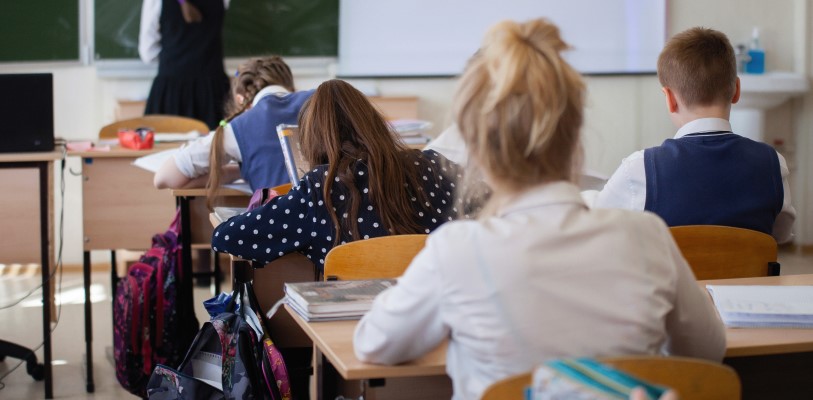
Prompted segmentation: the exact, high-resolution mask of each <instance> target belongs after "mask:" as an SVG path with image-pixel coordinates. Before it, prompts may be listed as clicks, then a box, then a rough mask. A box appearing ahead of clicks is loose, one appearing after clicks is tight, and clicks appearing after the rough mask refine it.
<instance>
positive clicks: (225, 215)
mask: <svg viewBox="0 0 813 400" xmlns="http://www.w3.org/2000/svg"><path fill="white" fill-rule="evenodd" d="M212 211H214V214H215V218H217V220H218V221H219V222H221V223H223V222H226V221H227V220H228V219H229V218H231V217H233V216H235V215H237V214H242V213H243V212H245V211H246V209H245V207H215V208H214V210H212Z"/></svg>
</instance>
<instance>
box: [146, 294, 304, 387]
mask: <svg viewBox="0 0 813 400" xmlns="http://www.w3.org/2000/svg"><path fill="white" fill-rule="evenodd" d="M243 290H244V289H240V290H237V291H235V293H234V295H233V297H232V300H231V301H230V302H229V304H228V306H227V307H226V310H225V311H224V312H222V313H220V314H218V315H216V316H214V317H212V320H211V321H210V322H206V323H204V324H203V327H202V328H201V329H200V331H199V332H198V335H197V336H196V337H195V340H194V342H193V343H192V345H191V346H190V348H189V352H188V353H187V354H186V357H184V360H183V362H181V364H180V366H179V367H178V368H177V369H174V368H170V367H167V366H164V365H158V366H157V367H155V371H154V372H153V374H152V377H151V378H150V380H149V384H148V385H147V395H148V396H149V399H150V400H169V399H207V400H220V399H242V400H249V399H256V400H288V399H290V398H291V394H290V388H289V387H288V377H287V372H286V370H285V363H284V362H283V361H282V358H281V357H280V356H279V352H277V351H276V348H274V346H273V343H271V341H270V339H268V338H267V334H266V333H265V328H264V327H259V326H258V324H257V323H258V322H259V324H262V325H264V323H263V322H260V321H257V320H254V321H253V322H249V320H250V319H252V317H253V316H255V315H256V313H254V312H253V310H252V311H249V312H247V310H251V309H252V308H253V306H251V305H249V303H250V300H248V299H247V298H246V297H244V296H243V294H244V292H243ZM249 290H250V287H249ZM238 298H242V299H244V300H248V301H238V300H237V299H238ZM238 302H240V303H242V304H241V305H240V306H239V310H237V305H236V303H238ZM258 328H259V330H260V331H261V333H262V336H266V337H265V338H263V340H260V335H259V334H258V332H257V330H258Z"/></svg>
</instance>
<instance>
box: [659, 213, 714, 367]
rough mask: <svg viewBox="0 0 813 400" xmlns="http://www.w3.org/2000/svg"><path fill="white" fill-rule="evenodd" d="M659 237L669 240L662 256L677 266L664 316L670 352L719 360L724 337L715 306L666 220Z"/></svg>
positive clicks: (671, 353)
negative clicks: (669, 305) (671, 297)
mask: <svg viewBox="0 0 813 400" xmlns="http://www.w3.org/2000/svg"><path fill="white" fill-rule="evenodd" d="M659 223H661V224H663V222H662V221H659ZM660 239H661V240H663V241H665V242H666V243H667V244H668V246H667V248H668V254H666V255H665V256H666V257H667V258H666V259H667V260H669V261H671V262H672V263H673V265H674V266H675V269H676V276H675V293H674V294H675V298H674V308H673V309H672V311H670V312H669V314H667V316H666V332H667V334H668V335H669V348H668V350H669V354H670V355H677V356H684V357H696V358H704V359H707V360H711V361H721V360H722V359H723V356H724V355H725V349H726V337H725V326H724V325H723V323H722V321H721V320H720V317H719V315H718V314H717V309H716V308H715V307H714V303H713V302H712V300H711V297H710V296H709V294H708V293H707V292H706V290H705V289H704V288H701V287H700V285H698V283H697V280H695V278H694V274H693V273H692V270H691V268H690V267H689V264H687V263H686V260H685V259H684V258H683V255H682V254H681V252H680V249H678V247H677V244H675V241H674V239H673V238H672V235H671V233H670V232H669V229H668V228H667V227H666V225H665V224H663V229H662V237H661V238H660Z"/></svg>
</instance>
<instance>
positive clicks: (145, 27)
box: [138, 0, 231, 63]
mask: <svg viewBox="0 0 813 400" xmlns="http://www.w3.org/2000/svg"><path fill="white" fill-rule="evenodd" d="M161 3H162V0H144V2H143V3H142V4H141V26H140V28H139V31H138V56H139V57H141V61H144V62H145V63H151V62H153V61H155V60H157V59H158V54H160V53H161ZM229 3H231V0H223V7H224V8H225V9H227V10H228V9H229ZM202 23H204V24H205V23H206V21H205V20H204V21H203V22H202Z"/></svg>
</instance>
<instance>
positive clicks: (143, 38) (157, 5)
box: [138, 0, 161, 63]
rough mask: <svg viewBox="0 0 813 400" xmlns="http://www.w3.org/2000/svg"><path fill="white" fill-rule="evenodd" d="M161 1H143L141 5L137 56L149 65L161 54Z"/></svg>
mask: <svg viewBox="0 0 813 400" xmlns="http://www.w3.org/2000/svg"><path fill="white" fill-rule="evenodd" d="M160 18H161V0H144V2H143V3H142V4H141V28H140V30H139V32H138V55H139V57H141V61H144V62H145V63H150V62H153V61H155V60H157V59H158V54H160V53H161V31H160V25H159V20H160Z"/></svg>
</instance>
